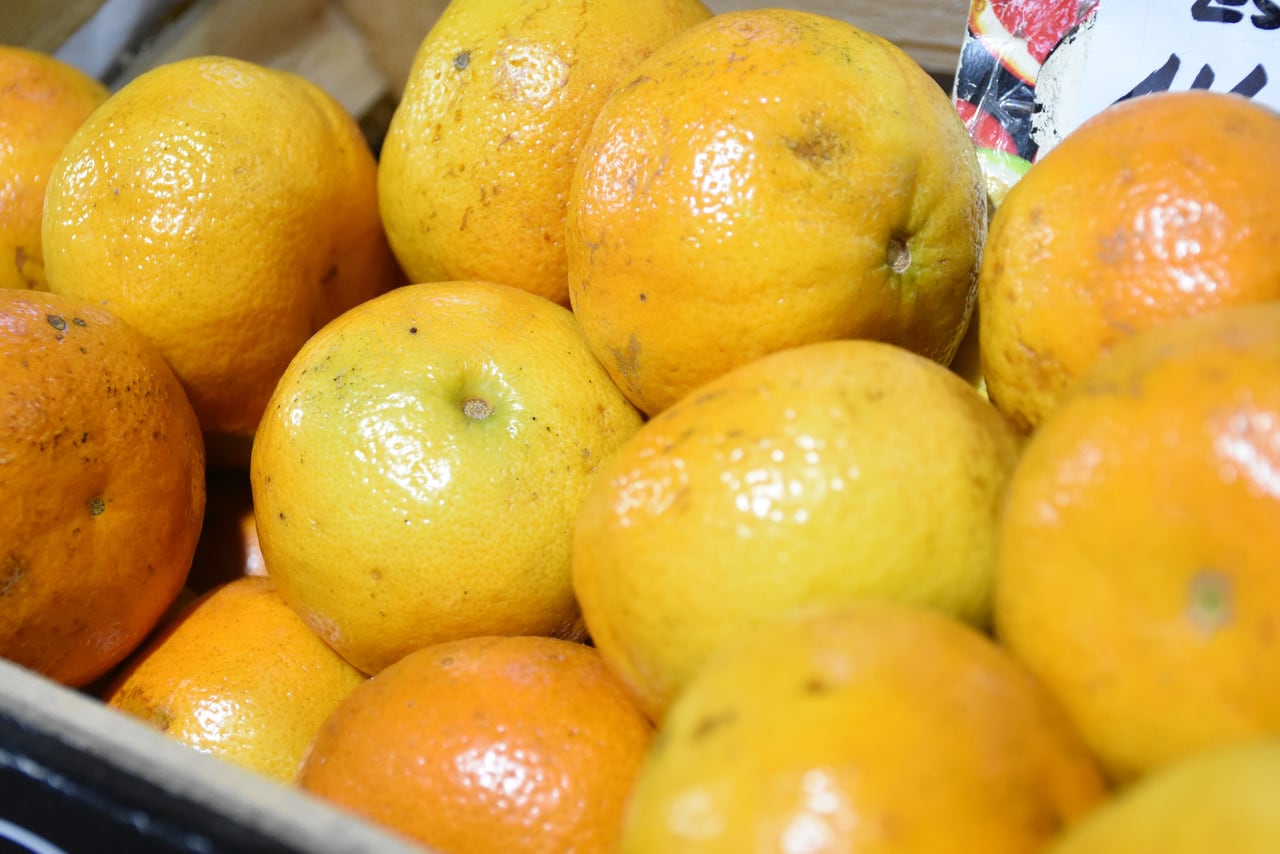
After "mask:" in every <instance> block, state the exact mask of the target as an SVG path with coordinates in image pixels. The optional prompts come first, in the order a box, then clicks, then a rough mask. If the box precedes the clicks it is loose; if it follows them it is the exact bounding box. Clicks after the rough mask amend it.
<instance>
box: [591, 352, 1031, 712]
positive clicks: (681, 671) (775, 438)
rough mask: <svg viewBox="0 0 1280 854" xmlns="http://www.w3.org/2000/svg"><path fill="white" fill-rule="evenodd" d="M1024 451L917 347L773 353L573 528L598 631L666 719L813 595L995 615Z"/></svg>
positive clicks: (663, 427) (596, 486)
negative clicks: (711, 671) (726, 654)
mask: <svg viewBox="0 0 1280 854" xmlns="http://www.w3.org/2000/svg"><path fill="white" fill-rule="evenodd" d="M1018 450H1019V440H1018V438H1017V436H1016V435H1015V433H1014V431H1013V430H1012V428H1011V427H1009V425H1008V424H1007V423H1005V421H1004V420H1003V419H1002V418H1001V416H1000V414H999V413H998V412H996V410H995V409H994V408H993V407H992V406H991V405H990V404H989V403H987V402H986V401H985V400H983V399H982V398H981V397H980V396H979V395H978V394H977V393H976V392H975V391H974V389H973V388H972V387H971V386H969V385H968V384H967V383H966V382H965V381H964V380H963V379H961V378H960V377H958V376H956V375H955V374H954V373H952V372H951V371H949V370H947V369H946V368H944V367H942V366H941V365H939V364H937V363H936V362H933V361H931V360H929V359H926V358H925V357H923V356H920V355H917V354H915V353H912V352H910V351H908V350H905V349H903V348H901V347H896V346H894V345H891V344H884V343H881V342H875V341H827V342H820V343H817V344H810V345H807V346H804V347H796V348H792V349H790V350H784V351H781V352H778V353H773V354H771V355H769V356H765V357H762V358H760V359H758V360H756V361H755V362H752V363H749V364H747V365H744V366H742V367H740V368H737V369H735V370H733V371H730V372H729V373H727V374H725V375H723V376H722V377H720V378H719V379H717V380H713V381H711V382H709V383H707V384H706V385H704V386H702V387H701V388H700V389H699V390H697V391H695V392H693V393H692V394H691V395H689V396H688V397H686V398H684V399H682V400H680V401H679V402H677V403H676V404H675V405H674V406H672V407H670V408H668V409H667V410H665V411H664V412H663V413H662V414H660V415H658V416H656V417H655V418H653V419H651V420H650V421H648V422H647V423H646V424H645V425H644V426H643V427H642V428H641V429H640V430H639V431H638V432H637V433H636V435H635V436H633V437H632V438H631V439H630V440H629V441H628V442H627V443H626V444H625V445H623V446H622V448H621V449H620V450H619V451H618V453H617V454H616V455H615V456H614V457H613V458H611V459H610V460H608V461H607V462H606V463H605V464H604V466H603V467H602V468H601V470H600V472H599V474H598V476H597V478H596V480H595V481H594V482H593V483H592V485H591V488H590V490H589V492H588V493H587V497H586V499H585V502H584V504H583V507H582V511H581V512H580V514H579V515H578V519H577V525H576V530H575V535H574V542H573V585H574V590H575V591H576V593H577V596H578V600H579V603H580V605H581V608H582V612H583V616H584V617H585V619H586V623H587V628H588V630H589V631H590V633H591V636H592V638H593V640H594V642H595V644H596V645H597V646H598V647H599V648H600V651H601V652H602V653H603V654H604V656H605V659H606V660H607V661H609V663H610V665H611V666H612V667H614V668H615V669H616V670H617V671H618V672H619V674H621V676H622V677H623V679H624V680H625V681H626V682H627V683H628V685H630V686H631V688H632V690H633V691H635V693H636V695H637V696H638V697H639V698H640V703H641V706H642V707H643V708H644V709H645V711H646V712H647V713H648V714H650V715H652V716H653V717H654V719H655V720H657V719H660V718H661V716H662V714H663V711H664V709H665V708H666V706H667V705H668V704H669V703H670V701H671V699H672V698H673V697H674V696H675V695H676V694H677V693H678V692H679V691H680V689H681V688H682V687H683V686H684V685H685V684H687V682H688V680H689V679H690V678H691V677H692V676H693V674H694V673H695V672H696V671H697V669H698V668H699V667H700V666H701V665H702V663H703V662H704V661H705V660H706V659H707V658H708V657H709V656H710V655H711V654H712V653H713V652H714V651H715V649H716V648H718V647H719V646H721V645H723V644H724V643H726V642H727V641H729V640H730V639H732V638H733V637H735V636H737V635H739V634H743V633H748V632H751V631H757V630H759V627H760V625H762V624H763V623H764V622H765V621H766V620H767V619H769V618H770V617H772V616H774V615H776V614H778V613H779V612H781V611H783V610H786V609H787V608H790V607H793V606H796V605H801V604H806V603H812V602H821V601H828V600H843V599H848V598H875V599H889V600H894V601H901V602H911V603H916V604H920V605H927V606H931V607H935V608H937V609H939V610H942V611H945V612H947V613H950V614H952V615H955V616H956V617H959V618H961V619H964V620H967V621H971V622H973V623H974V624H977V625H986V624H987V622H988V621H989V618H990V610H991V597H992V594H993V587H994V583H995V548H996V525H997V517H998V515H999V507H1000V502H1001V499H1002V497H1003V492H1004V487H1005V484H1006V482H1007V480H1008V477H1009V475H1010V474H1011V472H1012V470H1013V466H1014V463H1015V461H1016V459H1017V454H1018Z"/></svg>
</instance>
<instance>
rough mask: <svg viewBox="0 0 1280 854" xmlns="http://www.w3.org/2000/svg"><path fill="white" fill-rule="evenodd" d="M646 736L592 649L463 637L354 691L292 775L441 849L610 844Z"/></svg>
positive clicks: (462, 851) (484, 852)
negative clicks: (296, 773)
mask: <svg viewBox="0 0 1280 854" xmlns="http://www.w3.org/2000/svg"><path fill="white" fill-rule="evenodd" d="M651 738H652V729H651V727H650V725H649V722H648V721H647V720H646V719H645V717H644V715H642V714H641V713H640V711H639V710H638V709H636V708H635V706H633V705H632V704H631V701H630V700H629V699H628V697H627V694H626V692H625V690H624V689H623V687H622V686H621V684H619V683H618V682H617V680H616V679H615V678H614V676H613V674H612V673H611V672H610V671H609V670H608V668H606V667H605V665H604V663H603V662H602V661H601V660H600V656H599V655H598V654H597V653H596V651H595V650H594V649H592V648H591V647H587V646H583V645H581V644H576V643H572V642H570V641H565V640H557V639H554V638H545V637H478V638H467V639H465V640H458V641H452V642H449V643H443V644H438V645H435V646H431V647H428V648H425V649H421V650H419V651H417V652H414V653H412V654H410V655H408V656H406V657H405V658H403V659H401V660H400V661H399V662H397V663H396V664H394V665H392V666H391V667H388V668H387V669H386V670H384V671H382V672H381V673H379V674H378V675H377V676H376V677H375V678H373V679H371V680H369V681H368V682H366V683H365V684H364V685H361V686H360V687H359V688H357V689H356V690H355V691H353V692H352V693H351V696H350V697H348V698H347V700H346V701H344V702H343V703H342V704H341V705H340V706H339V707H338V709H337V710H336V711H335V712H334V713H333V715H332V716H331V717H330V718H329V720H328V721H326V722H325V724H324V725H323V726H322V727H321V729H320V732H319V734H318V735H317V736H316V739H315V742H314V743H313V744H312V746H311V749H310V751H309V752H308V754H307V757H306V759H305V760H304V762H303V765H302V768H301V771H300V772H299V774H298V784H299V785H300V786H301V787H302V788H303V789H305V790H307V791H309V792H311V793H313V794H316V795H319V796H320V797H323V798H326V799H328V800H329V801H332V802H333V803H336V804H338V805H339V806H342V807H344V808H345V809H348V810H352V811H354V812H356V813H358V814H360V815H362V816H364V817H365V818H367V819H370V820H371V821H374V822H377V823H379V824H382V825H385V826H388V827H390V828H392V829H394V830H397V831H399V832H400V833H403V834H405V835H407V836H409V837H410V838H412V839H416V840H418V841H419V842H422V843H423V844H425V845H428V846H430V847H432V849H433V850H438V851H448V852H450V854H466V852H480V854H488V852H494V851H502V852H510V854H518V852H548V854H553V853H554V854H558V852H562V851H579V852H595V851H600V852H604V851H614V850H616V849H617V843H618V835H619V833H620V829H621V823H622V813H623V809H624V806H625V802H626V798H627V796H628V794H629V792H630V790H631V785H632V782H633V780H634V779H635V775H636V771H637V769H638V768H639V766H640V762H641V761H642V759H643V758H644V754H645V751H646V750H647V749H648V746H649V743H650V740H651Z"/></svg>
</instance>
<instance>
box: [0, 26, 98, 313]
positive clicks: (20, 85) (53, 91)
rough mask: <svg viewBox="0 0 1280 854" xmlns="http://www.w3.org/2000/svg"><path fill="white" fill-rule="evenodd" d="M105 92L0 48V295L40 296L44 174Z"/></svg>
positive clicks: (63, 68)
mask: <svg viewBox="0 0 1280 854" xmlns="http://www.w3.org/2000/svg"><path fill="white" fill-rule="evenodd" d="M106 99H107V89H106V87H105V86H103V85H102V84H101V83H99V82H98V81H97V80H94V79H93V78H92V77H90V76H89V75H87V74H85V73H84V72H83V71H81V70H80V69H78V68H75V67H74V66H71V65H68V64H67V63H65V62H62V61H61V60H59V59H57V58H55V57H52V56H50V55H48V54H46V53H41V52H39V51H34V50H28V49H26V48H21V47H16V46H14V45H0V288H36V289H37V290H43V289H44V288H45V279H44V260H43V252H42V250H41V241H40V218H41V215H42V211H43V209H44V191H45V186H46V185H47V183H48V181H49V173H50V172H51V171H52V170H53V164H54V163H55V162H56V161H57V159H58V155H59V154H61V153H62V148H63V146H65V145H66V144H67V141H68V140H70V139H71V135H72V134H73V133H75V131H76V128H78V127H80V123H81V122H83V121H84V120H85V118H87V117H88V115H89V113H91V112H93V110H94V109H95V108H97V106H98V105H99V104H101V103H102V102H103V101H105V100H106Z"/></svg>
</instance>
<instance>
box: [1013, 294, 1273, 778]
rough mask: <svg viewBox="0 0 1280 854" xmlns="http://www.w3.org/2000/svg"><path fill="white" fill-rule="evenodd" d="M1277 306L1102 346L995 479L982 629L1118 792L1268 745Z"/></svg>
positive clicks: (1217, 315) (1188, 322) (1212, 315)
mask: <svg viewBox="0 0 1280 854" xmlns="http://www.w3.org/2000/svg"><path fill="white" fill-rule="evenodd" d="M1277 549H1280V303H1275V302H1272V303H1260V304H1256V305H1242V306H1231V307H1224V308H1221V309H1216V310H1214V311H1210V312H1205V313H1202V314H1198V315H1196V316H1194V317H1191V318H1183V319H1179V320H1171V321H1168V322H1166V323H1164V324H1161V325H1159V326H1157V327H1152V328H1150V329H1147V330H1145V331H1143V332H1139V333H1137V334H1135V335H1133V336H1130V337H1129V338H1126V339H1125V341H1123V342H1121V343H1120V344H1117V345H1116V347H1115V348H1114V349H1113V350H1112V351H1111V352H1110V353H1109V354H1108V355H1107V356H1105V357H1103V358H1102V359H1100V360H1099V361H1098V362H1097V364H1096V365H1095V366H1094V368H1093V369H1091V370H1090V371H1089V372H1088V373H1086V374H1085V376H1084V377H1083V378H1082V379H1081V380H1080V381H1079V382H1078V383H1077V384H1076V387H1075V390H1074V391H1073V392H1072V393H1071V394H1070V395H1069V396H1068V397H1067V398H1066V399H1065V400H1064V401H1063V403H1062V404H1061V406H1060V407H1059V408H1058V409H1057V410H1055V412H1054V413H1052V414H1051V415H1050V416H1049V417H1048V418H1047V419H1046V420H1045V421H1044V423H1043V424H1041V426H1040V428H1039V430H1038V431H1037V432H1036V433H1035V435H1034V436H1033V437H1032V438H1031V441H1030V443H1029V444H1028V445H1027V448H1026V451H1025V453H1024V454H1023V457H1022V459H1021V461H1020V462H1019V465H1018V468H1017V469H1016V470H1015V471H1014V475H1013V479H1012V481H1011V483H1010V486H1009V493H1008V497H1007V505H1006V511H1005V515H1004V519H1003V521H1002V524H1001V531H1000V539H999V563H998V574H997V579H996V611H995V616H996V630H997V632H998V636H999V637H1000V639H1001V640H1002V642H1003V643H1004V644H1005V645H1006V646H1007V647H1008V649H1010V650H1011V651H1012V652H1013V653H1014V654H1015V655H1016V656H1018V657H1019V658H1021V659H1022V660H1023V661H1025V662H1026V663H1027V664H1028V665H1029V666H1030V668H1031V669H1032V670H1033V671H1035V672H1036V674H1037V675H1038V676H1039V678H1040V679H1041V680H1042V681H1043V682H1044V684H1045V685H1047V686H1048V687H1049V689H1050V690H1052V691H1053V692H1054V694H1055V695H1056V696H1058V697H1059V698H1060V700H1061V702H1062V704H1063V706H1064V707H1065V708H1066V709H1067V711H1068V712H1069V713H1070V714H1071V716H1072V718H1073V719H1074V720H1075V721H1076V724H1077V726H1078V727H1079V729H1080V731H1081V732H1082V733H1083V735H1084V737H1085V738H1086V740H1087V741H1088V743H1089V745H1090V747H1091V749H1092V750H1093V752H1094V753H1095V754H1096V755H1097V756H1098V757H1099V758H1100V759H1101V761H1102V762H1103V763H1104V765H1105V766H1106V768H1107V770H1108V771H1109V773H1110V774H1111V775H1112V776H1113V777H1115V778H1116V779H1118V780H1132V779H1134V778H1137V777H1141V776H1143V775H1144V774H1147V773H1150V772H1151V771H1153V770H1154V769H1156V768H1158V767H1160V766H1162V765H1164V764H1166V763H1168V762H1170V761H1173V760H1175V759H1178V758H1180V757H1182V756H1185V755H1187V754H1189V753H1192V752H1196V751H1200V750H1203V749H1207V748H1211V747H1214V746H1218V745H1222V744H1225V743H1227V742H1234V741H1239V740H1244V739H1248V738H1253V737H1260V736H1265V735H1268V734H1272V733H1276V732H1280V693H1278V692H1277V691H1276V690H1275V686H1276V685H1277V684H1280V648H1278V647H1277V646H1276V642H1275V631H1276V626H1278V625H1280V573H1278V572H1277V571H1276V553H1277Z"/></svg>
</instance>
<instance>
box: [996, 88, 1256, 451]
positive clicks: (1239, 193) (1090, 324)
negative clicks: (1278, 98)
mask: <svg viewBox="0 0 1280 854" xmlns="http://www.w3.org/2000/svg"><path fill="white" fill-rule="evenodd" d="M1277 150H1280V115H1277V114H1276V113H1275V112H1274V111H1273V110H1271V109H1269V108H1267V107H1265V106H1263V105H1261V104H1256V103H1253V102H1251V101H1249V100H1247V99H1245V98H1243V97H1240V96H1237V95H1228V94H1225V93H1213V92H1207V91H1190V92H1175V93H1159V94H1153V95H1146V96H1143V97H1141V98H1136V99H1133V100H1130V101H1126V102H1122V103H1120V104H1118V105H1115V106H1113V107H1111V108H1109V109H1107V110H1105V111H1103V112H1102V113H1100V114H1098V115H1095V116H1094V117H1093V118H1092V119H1090V120H1089V121H1087V122H1086V123H1085V124H1084V125H1082V126H1081V127H1079V128H1077V129H1076V130H1075V131H1074V132H1073V133H1071V134H1070V135H1068V136H1067V137H1066V138H1065V139H1064V140H1063V141H1062V142H1061V143H1059V144H1058V145H1057V146H1055V147H1054V148H1053V149H1051V150H1050V151H1049V152H1048V153H1047V154H1045V155H1044V157H1042V158H1041V159H1040V160H1039V161H1037V162H1036V163H1035V164H1034V165H1033V166H1032V168H1031V169H1030V170H1028V172H1027V174H1026V175H1025V176H1023V178H1022V179H1021V180H1019V181H1018V183H1017V184H1015V185H1014V187H1013V189H1012V190H1011V191H1010V192H1009V195H1008V196H1007V197H1006V198H1005V200H1004V202H1003V203H1002V204H1001V205H1000V207H999V208H998V209H997V210H996V212H995V214H994V215H993V217H992V221H991V229H990V236H989V239H988V240H987V244H986V247H985V249H984V254H983V262H982V270H981V275H980V279H979V286H978V294H979V303H980V309H981V310H980V311H979V313H978V318H979V319H978V324H979V341H980V344H979V348H980V351H981V360H982V366H983V371H984V374H985V378H986V384H987V390H988V394H989V395H990V397H991V400H992V402H994V403H995V404H996V405H997V406H998V407H999V408H1000V409H1001V410H1002V411H1004V412H1005V413H1007V414H1008V416H1009V417H1010V419H1012V420H1013V422H1014V423H1015V424H1016V425H1017V426H1018V427H1019V428H1020V429H1023V430H1033V429H1034V428H1035V427H1036V426H1037V425H1038V424H1039V423H1040V422H1041V421H1043V420H1044V418H1045V417H1046V416H1047V415H1048V414H1049V413H1050V412H1051V411H1052V410H1053V408H1054V407H1056V406H1057V405H1058V404H1059V403H1060V402H1061V400H1062V398H1063V396H1064V394H1065V393H1066V391H1067V390H1068V389H1069V388H1070V386H1071V384H1072V383H1073V382H1074V381H1075V380H1076V379H1077V378H1078V377H1079V376H1080V375H1081V374H1082V373H1084V372H1085V371H1086V370H1088V368H1089V367H1090V366H1091V365H1092V364H1093V363H1094V362H1095V361H1096V360H1097V359H1098V358H1099V357H1100V356H1101V355H1102V354H1103V353H1105V352H1106V351H1107V350H1109V349H1110V348H1111V347H1113V346H1115V345H1116V344H1117V343H1118V342H1119V341H1120V340H1122V339H1123V338H1125V337H1127V336H1129V335H1132V334H1133V333H1134V332H1136V331H1139V330H1142V329H1146V328H1147V327H1150V326H1153V325H1155V324H1158V323H1163V322H1165V321H1167V320H1171V319H1173V318H1177V317H1185V316H1188V315H1191V314H1196V313H1198V312H1201V311H1205V310H1206V309H1210V308H1213V307H1215V306H1219V305H1229V304H1233V303H1241V302H1257V301H1260V300H1271V299H1277V298H1280V253H1277V252H1276V246H1277V245H1280V169H1276V168H1274V165H1273V164H1272V163H1271V161H1269V160H1267V159H1266V158H1267V157H1268V155H1265V154H1264V152H1274V151H1277Z"/></svg>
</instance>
